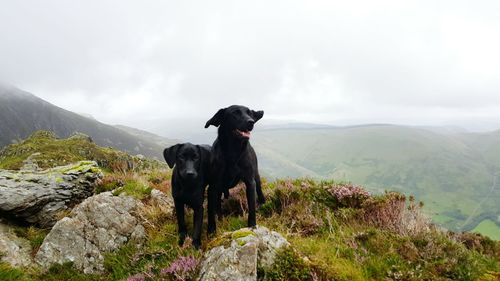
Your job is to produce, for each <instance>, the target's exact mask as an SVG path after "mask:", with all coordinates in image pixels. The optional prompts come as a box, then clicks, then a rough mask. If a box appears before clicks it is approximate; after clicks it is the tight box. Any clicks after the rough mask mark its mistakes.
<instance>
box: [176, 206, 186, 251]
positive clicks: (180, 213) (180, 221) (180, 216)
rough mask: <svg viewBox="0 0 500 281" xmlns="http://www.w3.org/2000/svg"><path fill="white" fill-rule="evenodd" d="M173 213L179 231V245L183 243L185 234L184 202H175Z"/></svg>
mask: <svg viewBox="0 0 500 281" xmlns="http://www.w3.org/2000/svg"><path fill="white" fill-rule="evenodd" d="M174 204H175V215H176V217H177V227H178V231H179V246H182V245H183V244H184V240H185V239H186V235H187V228H186V222H185V221H184V203H180V202H175V201H174Z"/></svg>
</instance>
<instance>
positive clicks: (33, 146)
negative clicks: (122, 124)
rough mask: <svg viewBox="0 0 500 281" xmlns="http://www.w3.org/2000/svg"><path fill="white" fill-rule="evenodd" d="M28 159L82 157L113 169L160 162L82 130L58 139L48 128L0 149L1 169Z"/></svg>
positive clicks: (43, 162) (55, 161)
mask: <svg viewBox="0 0 500 281" xmlns="http://www.w3.org/2000/svg"><path fill="white" fill-rule="evenodd" d="M27 159H30V161H31V162H33V163H36V164H37V165H38V166H39V167H40V168H42V169H45V168H51V167H55V166H62V165H67V164H69V163H74V162H78V161H82V160H94V161H96V162H97V163H98V164H99V166H101V167H102V168H104V169H106V170H108V171H115V172H120V171H127V170H131V169H132V170H133V169H134V168H141V169H142V168H153V167H156V166H161V165H163V164H161V162H158V161H156V160H150V159H146V158H140V157H136V156H131V155H129V154H127V153H125V152H122V151H119V150H116V149H113V148H110V147H101V146H99V145H97V144H95V143H94V142H93V141H92V140H91V139H90V137H88V136H86V135H83V134H76V135H74V136H72V137H69V138H67V139H59V138H58V137H57V136H56V135H55V134H54V133H52V132H49V131H37V132H35V133H33V134H32V135H31V136H30V137H29V138H27V139H26V140H24V141H22V142H20V143H17V144H11V145H9V146H6V147H4V148H3V149H2V150H0V169H7V170H19V169H20V168H21V167H22V166H23V165H24V162H25V161H26V160H27Z"/></svg>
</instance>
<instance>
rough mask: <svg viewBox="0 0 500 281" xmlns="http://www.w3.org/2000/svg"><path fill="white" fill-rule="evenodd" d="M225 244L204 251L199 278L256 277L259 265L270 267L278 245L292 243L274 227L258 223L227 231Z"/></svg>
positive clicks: (244, 280)
mask: <svg viewBox="0 0 500 281" xmlns="http://www.w3.org/2000/svg"><path fill="white" fill-rule="evenodd" d="M221 240H222V241H223V242H222V243H223V244H229V245H221V246H218V247H215V248H213V249H211V250H210V251H208V252H207V253H205V255H204V260H203V262H202V263H201V269H200V274H199V277H198V280H199V281H216V280H217V281H219V280H220V281H233V280H234V281H256V280H257V266H261V267H264V268H265V267H270V266H271V265H272V264H273V262H274V259H275V256H276V252H277V250H278V249H280V248H283V247H287V246H289V245H290V243H288V241H287V240H286V239H285V238H284V237H283V236H281V235H280V234H279V233H277V232H275V231H270V230H269V229H267V228H265V227H262V226H258V227H257V228H255V229H252V228H242V229H240V230H237V231H234V232H231V233H226V234H224V235H223V237H222V238H221Z"/></svg>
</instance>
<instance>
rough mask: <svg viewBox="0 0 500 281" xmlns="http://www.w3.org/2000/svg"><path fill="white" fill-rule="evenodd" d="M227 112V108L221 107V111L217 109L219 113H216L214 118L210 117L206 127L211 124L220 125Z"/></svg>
mask: <svg viewBox="0 0 500 281" xmlns="http://www.w3.org/2000/svg"><path fill="white" fill-rule="evenodd" d="M225 112H226V109H225V108H221V109H219V111H217V113H215V115H214V116H213V117H212V118H210V120H208V121H207V123H206V124H205V128H208V127H209V126H210V125H212V126H215V127H219V126H220V124H221V123H222V119H223V118H224V113H225Z"/></svg>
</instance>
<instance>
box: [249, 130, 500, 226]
mask: <svg viewBox="0 0 500 281" xmlns="http://www.w3.org/2000/svg"><path fill="white" fill-rule="evenodd" d="M253 144H254V146H255V148H256V151H257V152H258V153H259V157H260V158H259V160H261V168H262V170H263V174H267V175H270V176H273V177H297V176H303V175H304V174H305V173H306V172H302V171H311V172H310V173H309V172H307V173H308V174H309V175H310V176H318V177H320V178H333V179H336V180H345V181H352V182H353V183H356V184H362V185H364V186H366V187H367V188H368V189H370V190H372V191H378V192H380V191H383V190H385V189H388V190H397V191H400V192H404V193H405V194H413V195H415V196H416V197H417V199H418V200H422V201H425V202H426V203H427V205H426V210H427V211H429V212H431V213H432V214H433V219H434V220H435V221H436V222H438V223H440V224H442V225H444V226H445V227H447V228H449V229H454V230H472V229H473V228H475V227H476V226H477V225H479V223H481V222H482V221H483V220H484V219H490V220H491V221H493V222H495V223H496V225H497V227H498V228H497V231H500V220H499V218H498V217H499V216H500V205H498V204H497V203H496V202H500V187H495V188H493V190H492V185H493V180H494V178H495V177H494V175H495V172H496V171H497V170H499V169H497V168H498V167H500V154H499V152H498V150H497V149H496V148H497V147H499V146H500V133H498V132H497V133H491V134H484V135H478V134H463V133H453V132H449V131H445V132H443V133H438V132H437V131H436V130H435V129H434V130H428V129H424V128H416V127H403V126H391V125H372V126H357V127H346V128H316V129H314V128H313V129H306V128H298V129H295V128H290V129H271V130H260V131H258V133H256V134H255V135H254V139H253ZM499 183H500V181H499Z"/></svg>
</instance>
